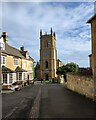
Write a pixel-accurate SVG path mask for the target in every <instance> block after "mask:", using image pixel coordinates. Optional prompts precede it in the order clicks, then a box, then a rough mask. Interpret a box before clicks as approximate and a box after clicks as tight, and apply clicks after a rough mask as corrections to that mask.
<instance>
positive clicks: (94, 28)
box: [87, 14, 96, 76]
mask: <svg viewBox="0 0 96 120" xmlns="http://www.w3.org/2000/svg"><path fill="white" fill-rule="evenodd" d="M87 23H90V24H91V38H92V42H91V43H92V54H91V55H89V59H90V67H91V68H92V72H93V75H94V76H96V14H95V15H94V16H93V17H91V18H90V19H89V20H88V21H87Z"/></svg>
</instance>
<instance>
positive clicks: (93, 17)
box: [87, 14, 96, 23]
mask: <svg viewBox="0 0 96 120" xmlns="http://www.w3.org/2000/svg"><path fill="white" fill-rule="evenodd" d="M94 19H96V14H95V15H94V16H92V17H91V18H90V19H89V20H88V21H87V23H91V21H92V20H94Z"/></svg>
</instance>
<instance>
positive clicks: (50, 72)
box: [40, 28, 58, 80]
mask: <svg viewBox="0 0 96 120" xmlns="http://www.w3.org/2000/svg"><path fill="white" fill-rule="evenodd" d="M57 62H58V60H57V50H56V34H55V32H53V31H52V28H51V31H50V34H47V33H45V34H42V30H40V79H44V80H50V79H52V78H56V77H57V74H56V70H57Z"/></svg>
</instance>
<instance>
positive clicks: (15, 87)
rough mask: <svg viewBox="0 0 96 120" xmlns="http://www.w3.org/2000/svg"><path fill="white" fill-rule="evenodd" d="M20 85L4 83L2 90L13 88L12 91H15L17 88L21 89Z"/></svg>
mask: <svg viewBox="0 0 96 120" xmlns="http://www.w3.org/2000/svg"><path fill="white" fill-rule="evenodd" d="M19 89H20V87H19V85H16V84H14V83H13V84H12V85H9V84H3V85H2V90H12V91H15V90H19Z"/></svg>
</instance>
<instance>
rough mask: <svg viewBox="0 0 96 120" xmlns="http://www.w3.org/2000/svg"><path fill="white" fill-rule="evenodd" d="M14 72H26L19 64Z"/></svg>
mask: <svg viewBox="0 0 96 120" xmlns="http://www.w3.org/2000/svg"><path fill="white" fill-rule="evenodd" d="M15 71H16V72H27V71H26V70H24V69H22V68H20V67H19V66H18V67H17V68H16V69H15Z"/></svg>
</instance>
